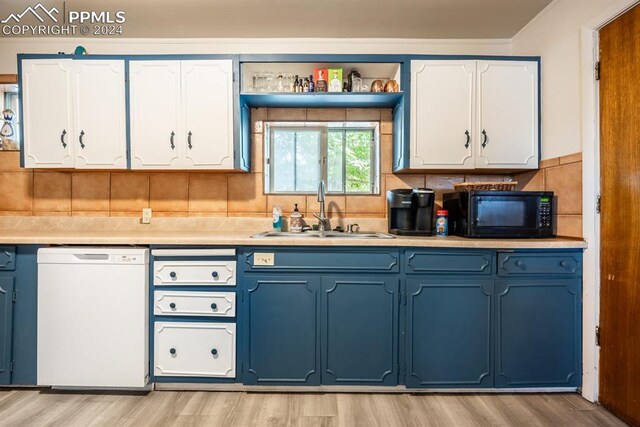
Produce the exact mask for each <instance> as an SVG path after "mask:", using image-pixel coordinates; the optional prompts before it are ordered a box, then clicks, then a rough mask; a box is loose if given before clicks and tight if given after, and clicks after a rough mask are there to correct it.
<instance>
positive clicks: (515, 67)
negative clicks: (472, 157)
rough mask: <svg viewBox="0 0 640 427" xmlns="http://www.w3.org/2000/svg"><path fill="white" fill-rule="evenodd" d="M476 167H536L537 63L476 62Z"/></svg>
mask: <svg viewBox="0 0 640 427" xmlns="http://www.w3.org/2000/svg"><path fill="white" fill-rule="evenodd" d="M477 75H478V79H477V81H478V107H477V108H478V128H477V131H478V133H477V136H476V146H477V149H478V155H477V157H476V167H477V168H492V169H500V168H502V169H512V168H513V169H531V168H533V169H535V168H537V167H538V102H539V101H538V64H537V63H536V62H521V61H478V71H477Z"/></svg>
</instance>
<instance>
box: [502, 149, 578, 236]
mask: <svg viewBox="0 0 640 427" xmlns="http://www.w3.org/2000/svg"><path fill="white" fill-rule="evenodd" d="M513 179H514V180H515V181H518V188H517V189H518V190H530V191H553V192H554V193H555V195H556V196H558V206H557V213H558V217H557V220H558V235H559V236H568V237H582V153H575V154H570V155H568V156H562V157H556V158H553V159H545V160H543V161H542V162H541V163H540V169H539V170H536V171H530V172H522V173H518V174H515V175H514V176H513Z"/></svg>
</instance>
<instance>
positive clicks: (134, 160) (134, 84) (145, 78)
mask: <svg viewBox="0 0 640 427" xmlns="http://www.w3.org/2000/svg"><path fill="white" fill-rule="evenodd" d="M129 91H130V92H129V96H130V101H129V102H130V108H131V113H130V117H131V120H130V122H131V167H132V168H133V169H171V168H178V169H179V168H181V167H182V161H181V160H182V150H183V146H182V144H181V143H180V142H179V141H180V137H181V136H182V134H181V129H180V119H181V116H180V113H181V109H180V108H179V105H180V61H131V62H130V63H129Z"/></svg>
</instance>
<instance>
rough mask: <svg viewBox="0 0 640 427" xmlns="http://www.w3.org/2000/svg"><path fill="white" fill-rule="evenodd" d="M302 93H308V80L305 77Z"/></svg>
mask: <svg viewBox="0 0 640 427" xmlns="http://www.w3.org/2000/svg"><path fill="white" fill-rule="evenodd" d="M302 91H303V92H309V79H308V78H306V77H305V78H304V83H302Z"/></svg>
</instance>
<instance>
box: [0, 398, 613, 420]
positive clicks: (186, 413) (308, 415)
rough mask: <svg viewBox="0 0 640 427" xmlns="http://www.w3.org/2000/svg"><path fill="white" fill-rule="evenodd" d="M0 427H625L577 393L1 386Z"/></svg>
mask: <svg viewBox="0 0 640 427" xmlns="http://www.w3.org/2000/svg"><path fill="white" fill-rule="evenodd" d="M0 425H1V426H27V425H28V426H41V425H57V426H65V427H66V426H88V425H91V426H94V425H104V426H136V427H138V426H195V425H203V426H204V425H206V426H225V427H232V426H301V427H302V426H304V427H307V426H310V427H312V426H345V427H351V426H354V427H356V426H363V427H374V426H384V427H392V426H486V425H490V426H624V425H625V424H624V423H622V422H621V421H620V420H619V419H617V418H616V417H615V416H613V415H612V414H610V413H609V412H607V411H606V410H604V409H602V408H601V407H599V406H597V405H592V404H591V403H589V402H587V401H586V400H584V399H582V398H581V397H580V396H579V395H577V394H515V395H513V394H511V395H505V394H499V395H496V394H460V395H456V394H416V395H412V394H342V393H340V394H339V393H333V394H329V393H327V394H303V393H296V394H287V393H245V392H173V391H156V392H152V393H149V394H146V395H144V394H129V395H122V394H112V393H97V394H88V393H74V392H52V391H48V390H46V391H45V390H43V391H40V390H2V389H0Z"/></svg>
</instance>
